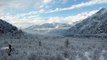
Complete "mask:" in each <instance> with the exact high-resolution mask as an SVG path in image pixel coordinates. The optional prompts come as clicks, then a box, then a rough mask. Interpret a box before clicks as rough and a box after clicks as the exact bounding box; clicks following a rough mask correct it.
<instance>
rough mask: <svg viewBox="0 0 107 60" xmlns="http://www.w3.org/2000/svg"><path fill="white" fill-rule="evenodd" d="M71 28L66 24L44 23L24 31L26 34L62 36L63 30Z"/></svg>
mask: <svg viewBox="0 0 107 60" xmlns="http://www.w3.org/2000/svg"><path fill="white" fill-rule="evenodd" d="M70 27H71V25H70V24H66V23H45V24H42V25H32V26H30V27H28V28H26V29H24V31H26V32H28V33H39V34H41V33H42V34H45V33H46V34H47V33H49V34H52V35H53V34H62V33H63V32H64V31H65V30H67V29H69V28H70Z"/></svg>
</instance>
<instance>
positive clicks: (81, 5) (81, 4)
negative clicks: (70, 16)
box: [47, 0, 107, 13]
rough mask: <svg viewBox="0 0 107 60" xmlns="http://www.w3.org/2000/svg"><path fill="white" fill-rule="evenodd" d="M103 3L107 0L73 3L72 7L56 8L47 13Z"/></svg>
mask: <svg viewBox="0 0 107 60" xmlns="http://www.w3.org/2000/svg"><path fill="white" fill-rule="evenodd" d="M102 3H107V0H89V1H88V2H82V3H80V4H76V5H72V6H71V7H67V8H56V9H55V10H51V11H48V12H47V13H51V12H59V11H66V10H72V9H77V8H82V7H87V6H91V5H95V4H102Z"/></svg>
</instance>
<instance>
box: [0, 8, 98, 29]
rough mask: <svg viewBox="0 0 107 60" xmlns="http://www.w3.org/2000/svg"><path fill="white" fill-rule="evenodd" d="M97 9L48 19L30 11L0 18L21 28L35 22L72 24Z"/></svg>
mask: <svg viewBox="0 0 107 60" xmlns="http://www.w3.org/2000/svg"><path fill="white" fill-rule="evenodd" d="M97 11H98V10H94V11H90V12H83V13H80V14H77V15H75V16H67V17H50V18H49V19H47V20H45V19H42V18H39V17H38V15H35V14H36V13H35V14H32V13H33V12H32V13H27V14H21V15H17V16H10V15H8V14H7V15H6V16H0V18H1V19H4V20H6V21H7V22H9V23H11V24H13V25H15V26H17V27H21V28H25V27H28V26H31V25H35V24H43V23H54V22H57V23H70V24H72V23H73V22H76V21H80V20H82V19H85V18H87V17H88V16H91V15H92V14H94V13H95V12H97ZM21 17H23V18H21Z"/></svg>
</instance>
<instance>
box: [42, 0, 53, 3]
mask: <svg viewBox="0 0 107 60" xmlns="http://www.w3.org/2000/svg"><path fill="white" fill-rule="evenodd" d="M51 1H52V0H43V3H45V4H47V3H50V2H51Z"/></svg>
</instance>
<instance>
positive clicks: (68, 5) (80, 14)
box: [0, 0, 107, 28]
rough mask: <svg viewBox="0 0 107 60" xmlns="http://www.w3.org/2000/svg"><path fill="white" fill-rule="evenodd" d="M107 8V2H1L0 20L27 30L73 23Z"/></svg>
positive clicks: (74, 0) (25, 0)
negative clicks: (39, 26)
mask: <svg viewBox="0 0 107 60" xmlns="http://www.w3.org/2000/svg"><path fill="white" fill-rule="evenodd" d="M101 8H107V0H0V19H4V20H5V21H8V22H9V23H11V24H13V25H15V26H17V27H21V28H25V27H27V26H30V25H34V24H43V23H53V22H58V23H71V24H72V23H73V22H75V21H80V20H82V19H85V18H87V17H88V16H91V15H92V14H94V13H95V12H97V11H98V10H99V9H101Z"/></svg>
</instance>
